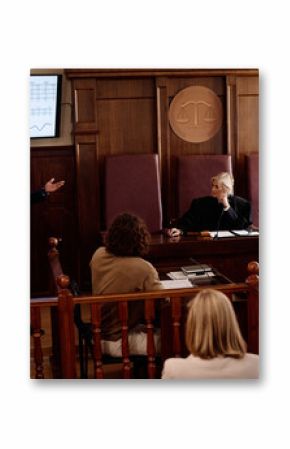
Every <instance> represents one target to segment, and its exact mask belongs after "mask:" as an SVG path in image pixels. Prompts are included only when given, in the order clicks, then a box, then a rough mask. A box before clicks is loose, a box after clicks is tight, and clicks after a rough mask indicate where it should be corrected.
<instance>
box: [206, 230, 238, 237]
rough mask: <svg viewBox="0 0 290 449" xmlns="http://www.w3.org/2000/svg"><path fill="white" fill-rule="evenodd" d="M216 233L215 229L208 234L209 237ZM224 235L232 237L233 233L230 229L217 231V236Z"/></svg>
mask: <svg viewBox="0 0 290 449" xmlns="http://www.w3.org/2000/svg"><path fill="white" fill-rule="evenodd" d="M216 234H217V231H213V232H210V233H209V235H210V236H211V237H215V236H216ZM224 237H234V234H232V233H231V232H230V231H218V238H224Z"/></svg>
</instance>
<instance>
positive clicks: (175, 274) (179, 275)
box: [167, 271, 187, 281]
mask: <svg viewBox="0 0 290 449" xmlns="http://www.w3.org/2000/svg"><path fill="white" fill-rule="evenodd" d="M167 276H168V277H169V278H170V279H173V280H177V281H183V280H185V279H187V276H186V275H185V274H184V273H183V271H170V272H169V273H167Z"/></svg>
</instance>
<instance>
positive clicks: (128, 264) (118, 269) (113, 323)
mask: <svg viewBox="0 0 290 449" xmlns="http://www.w3.org/2000/svg"><path fill="white" fill-rule="evenodd" d="M149 242H150V234H149V231H148V229H147V226H146V224H145V222H144V221H143V220H142V219H141V218H139V217H138V216H136V215H133V214H130V213H123V214H120V215H118V216H117V217H116V218H115V220H114V221H113V223H112V225H111V226H110V228H109V230H108V233H107V236H106V239H105V246H102V247H100V248H98V249H97V250H96V251H95V253H94V255H93V257H92V260H91V262H90V267H91V274H92V290H93V294H95V295H101V294H107V293H133V292H142V291H152V290H160V289H162V288H163V286H162V284H161V282H160V280H159V276H158V273H157V271H156V269H155V268H154V267H153V265H151V264H150V263H149V262H147V261H146V260H144V259H143V256H144V255H145V254H146V253H147V252H148V250H149ZM142 323H144V302H143V301H138V302H136V301H134V302H131V303H129V304H128V329H129V348H130V352H131V354H133V353H134V354H146V341H147V339H146V332H144V330H145V326H144V325H143V326H142ZM101 329H102V339H103V350H104V352H105V353H109V354H111V355H113V356H120V355H121V340H120V339H121V324H120V319H119V317H118V305H117V304H116V303H108V304H104V305H103V307H102V325H101ZM158 341H159V340H158ZM155 342H156V343H157V339H156V340H155ZM156 349H157V350H158V348H156Z"/></svg>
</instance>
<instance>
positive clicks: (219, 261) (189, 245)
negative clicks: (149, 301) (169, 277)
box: [147, 235, 259, 282]
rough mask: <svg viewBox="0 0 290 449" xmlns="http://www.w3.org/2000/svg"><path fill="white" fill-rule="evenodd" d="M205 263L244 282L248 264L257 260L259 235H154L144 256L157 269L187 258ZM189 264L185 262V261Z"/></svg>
mask: <svg viewBox="0 0 290 449" xmlns="http://www.w3.org/2000/svg"><path fill="white" fill-rule="evenodd" d="M189 257H192V258H194V259H195V260H196V261H197V262H198V263H199V262H201V263H208V264H210V265H212V266H213V267H214V268H216V269H217V270H218V271H219V272H221V273H222V274H224V275H225V276H227V277H229V278H230V279H231V280H232V281H234V282H244V281H245V279H246V277H247V264H248V263H249V262H251V261H257V262H258V261H259V237H257V236H253V237H233V238H231V237H229V238H223V239H222V238H221V239H218V240H205V239H203V240H202V239H200V238H199V239H198V238H197V237H196V236H187V237H177V238H172V239H170V238H169V237H166V236H164V235H153V236H152V240H151V244H150V251H149V254H148V256H147V259H148V260H149V261H150V262H151V263H152V264H153V265H154V266H155V267H156V268H157V269H158V268H162V267H167V268H168V271H169V270H171V268H172V267H174V266H175V267H176V266H178V265H180V266H181V265H185V261H186V260H187V261H188V258H189ZM187 264H188V263H187Z"/></svg>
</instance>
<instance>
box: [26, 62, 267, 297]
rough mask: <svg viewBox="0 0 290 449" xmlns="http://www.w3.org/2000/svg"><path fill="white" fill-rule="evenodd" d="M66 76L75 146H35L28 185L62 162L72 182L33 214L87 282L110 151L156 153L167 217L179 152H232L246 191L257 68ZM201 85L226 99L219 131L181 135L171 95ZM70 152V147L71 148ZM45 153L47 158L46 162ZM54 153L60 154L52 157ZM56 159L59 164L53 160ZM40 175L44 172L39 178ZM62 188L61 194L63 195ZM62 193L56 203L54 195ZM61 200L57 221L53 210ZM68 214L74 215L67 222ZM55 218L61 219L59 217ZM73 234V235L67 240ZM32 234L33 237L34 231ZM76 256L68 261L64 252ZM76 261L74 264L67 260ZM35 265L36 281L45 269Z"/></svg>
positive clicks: (254, 141)
mask: <svg viewBox="0 0 290 449" xmlns="http://www.w3.org/2000/svg"><path fill="white" fill-rule="evenodd" d="M65 75H66V76H67V78H68V79H69V80H70V81H71V86H72V102H73V105H72V106H73V114H72V122H73V123H72V124H73V141H74V147H73V148H71V149H68V148H66V149H65V150H64V149H62V148H58V149H56V148H53V149H46V150H45V151H44V152H43V153H41V152H39V151H38V150H37V149H33V151H32V173H31V175H32V187H35V188H36V187H37V186H39V185H41V183H40V181H41V180H42V182H44V181H45V180H46V179H48V178H49V175H48V172H49V171H50V170H51V168H56V166H58V167H62V170H63V171H62V172H61V173H59V175H58V174H57V175H56V174H55V172H53V170H52V171H50V172H51V173H53V176H55V177H56V176H57V177H58V178H59V179H60V178H61V179H62V178H65V179H66V180H67V179H69V180H70V181H69V184H68V185H69V186H71V187H69V188H67V185H66V187H65V188H66V190H63V193H57V194H56V195H58V196H56V199H55V200H54V199H52V197H51V198H49V208H48V209H46V210H45V207H44V205H37V207H38V208H39V209H40V208H41V207H43V211H42V212H39V213H37V214H36V212H35V213H34V215H37V217H39V216H43V217H45V216H46V217H47V218H46V220H48V224H47V226H46V230H45V235H46V234H47V233H48V231H49V232H51V231H54V230H55V231H59V232H62V233H63V235H64V237H63V238H64V241H65V242H64V245H65V244H66V245H68V246H70V244H71V243H72V245H73V248H71V249H70V250H68V248H67V253H66V256H65V257H66V259H67V261H64V266H65V263H66V262H68V264H67V265H68V266H69V267H71V270H72V271H73V272H74V273H75V270H77V276H78V279H79V281H80V283H81V285H87V286H88V285H89V275H90V273H89V265H88V264H89V261H90V258H91V256H92V253H93V252H94V250H95V248H96V246H97V245H98V243H99V231H100V230H103V229H104V228H105V222H104V214H103V211H104V203H103V201H104V158H105V157H106V156H107V155H111V154H133V153H140V154H142V153H157V154H158V155H159V158H160V170H161V183H162V186H161V187H162V206H163V215H164V222H165V223H167V222H168V221H169V219H170V218H172V217H176V215H177V191H176V182H177V179H176V172H177V158H178V156H180V155H190V154H231V156H232V162H233V170H234V176H235V179H236V189H235V192H236V194H238V195H241V196H244V197H247V190H246V186H247V182H246V172H245V155H246V154H249V153H251V152H258V151H259V148H258V145H259V144H258V136H259V109H258V107H259V74H258V70H256V69H248V70H247V69H243V70H235V69H227V70H221V69H218V70H206V69H204V70H190V69H186V70H165V69H163V70H149V69H148V70H142V69H141V70H133V69H123V70H117V69H115V70H105V69H103V70H96V69H94V70H82V69H72V70H66V71H65ZM196 85H201V86H205V87H208V88H210V89H212V90H213V91H214V92H215V93H216V94H217V95H218V96H219V98H220V100H221V103H222V107H223V124H222V127H221V129H220V131H219V132H218V133H217V134H216V135H215V136H214V137H213V138H212V139H210V140H208V141H207V142H202V143H199V144H194V143H189V142H186V141H184V140H182V139H180V138H179V137H177V136H176V135H175V133H174V132H173V131H172V130H171V127H170V125H169V121H168V111H169V106H170V102H171V101H172V99H173V98H174V96H175V95H176V94H177V92H179V91H180V90H182V89H184V88H185V87H188V86H196ZM68 154H69V155H68ZM48 161H49V163H48ZM57 161H58V162H57ZM55 164H56V165H55ZM40 173H41V175H40ZM40 177H41V179H40ZM60 195H63V197H61V196H60ZM56 201H59V202H60V203H61V205H60V204H58V205H57V204H55V203H54V202H56ZM59 207H61V208H62V211H63V213H64V216H65V217H66V218H62V220H63V221H62V223H60V222H59V221H58V220H60V218H57V217H58V213H59V212H60V210H59V209H58V208H59ZM71 222H73V223H71ZM56 223H58V224H56ZM33 226H34V222H33V220H32V229H33V230H32V233H33V235H34V237H33V242H34V245H33V248H34V249H33V252H32V265H34V264H35V263H37V261H38V260H40V253H41V252H43V251H46V246H44V248H43V245H44V235H43V233H44V231H41V230H37V231H36V230H35V229H34V228H33ZM72 235H74V237H75V240H73V242H72V239H73V237H72ZM35 236H36V237H35ZM72 253H74V257H75V258H76V260H74V261H73V263H72V262H71V261H70V262H69V258H71V257H72ZM72 266H74V267H72ZM37 274H38V272H37V269H36V268H34V270H33V271H32V278H33V280H32V286H33V288H34V287H35V288H36V287H37V288H41V285H40V284H41V283H42V282H43V281H44V276H42V277H40V278H39V279H37Z"/></svg>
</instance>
